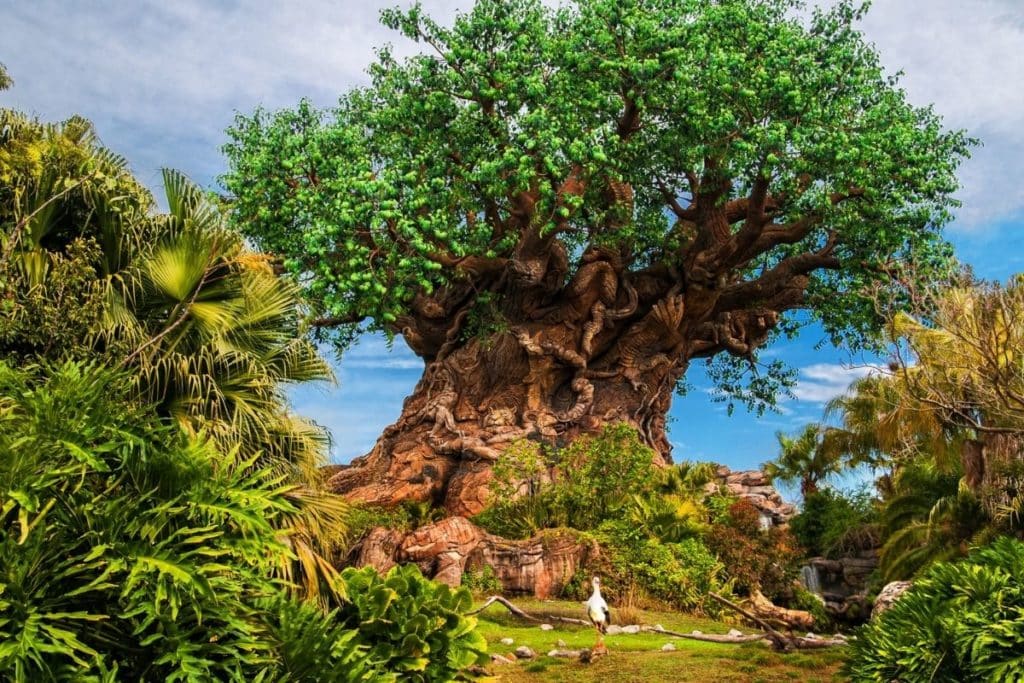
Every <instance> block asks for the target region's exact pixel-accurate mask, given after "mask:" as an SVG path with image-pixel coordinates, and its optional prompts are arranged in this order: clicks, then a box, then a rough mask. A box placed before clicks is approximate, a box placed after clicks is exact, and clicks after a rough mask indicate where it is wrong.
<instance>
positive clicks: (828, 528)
mask: <svg viewBox="0 0 1024 683" xmlns="http://www.w3.org/2000/svg"><path fill="white" fill-rule="evenodd" d="M875 503H876V500H875V497H874V496H873V495H872V494H871V493H870V492H868V491H859V492H855V493H844V492H842V491H838V490H836V489H833V488H825V489H821V490H820V491H815V492H814V493H811V494H809V495H807V496H805V497H804V500H803V505H801V508H800V513H799V514H797V515H796V516H795V517H794V518H793V519H791V520H790V521H789V530H790V532H792V534H793V537H794V538H795V539H796V540H797V542H798V543H799V544H800V545H801V546H802V547H803V548H804V549H805V550H806V551H807V552H808V554H810V555H824V556H828V557H837V556H839V555H841V554H843V553H844V552H850V551H853V550H857V549H859V548H861V547H864V546H867V547H871V546H872V545H873V544H874V543H876V542H877V540H878V538H877V529H876V528H875V522H876V521H877V519H878V510H877V508H876V505H875ZM858 536H859V537H858Z"/></svg>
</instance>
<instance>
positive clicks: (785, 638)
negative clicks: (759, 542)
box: [708, 592, 846, 652]
mask: <svg viewBox="0 0 1024 683" xmlns="http://www.w3.org/2000/svg"><path fill="white" fill-rule="evenodd" d="M708 595H710V596H711V597H712V598H713V599H714V600H716V601H717V602H719V603H720V604H722V605H725V606H726V607H728V608H729V609H731V610H733V611H734V612H737V613H739V614H740V615H742V616H744V617H746V618H747V619H749V620H750V621H752V622H754V623H755V624H757V625H758V626H760V627H761V628H763V629H764V630H765V631H767V632H768V633H767V634H766V636H765V637H766V638H767V639H768V642H770V643H771V644H772V647H773V648H775V649H776V650H779V651H781V652H792V651H793V650H817V649H820V648H825V647H834V646H837V645H846V640H845V639H840V638H804V637H801V636H790V635H786V634H785V633H782V632H781V631H779V630H777V629H776V628H775V627H773V626H772V625H771V624H770V623H768V622H767V621H765V620H764V619H762V618H760V617H759V616H757V615H756V614H753V613H752V612H750V611H748V610H745V609H743V608H742V607H740V606H739V605H737V604H736V603H734V602H732V601H731V600H726V599H725V598H723V597H722V596H721V595H719V594H718V593H715V592H709V593H708ZM766 599H767V598H766Z"/></svg>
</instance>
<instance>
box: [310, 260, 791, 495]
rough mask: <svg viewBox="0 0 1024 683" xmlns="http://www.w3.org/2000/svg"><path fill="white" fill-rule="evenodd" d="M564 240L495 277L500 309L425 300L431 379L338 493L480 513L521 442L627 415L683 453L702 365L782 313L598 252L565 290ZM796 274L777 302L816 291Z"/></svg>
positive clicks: (650, 436)
mask: <svg viewBox="0 0 1024 683" xmlns="http://www.w3.org/2000/svg"><path fill="white" fill-rule="evenodd" d="M554 246H555V248H552V245H551V244H548V245H546V248H545V250H544V252H543V253H544V255H545V258H544V259H543V260H542V261H541V260H539V259H532V260H530V259H521V260H520V261H516V262H512V263H511V264H510V265H509V267H507V268H505V269H503V270H502V271H500V272H499V273H497V274H495V275H494V280H493V281H492V282H491V283H490V287H489V288H488V289H489V290H490V291H491V292H494V296H493V297H491V298H489V299H488V301H489V302H491V303H489V304H488V307H481V306H480V303H479V299H474V297H473V296H471V295H469V293H464V292H460V291H457V290H454V289H453V290H452V291H448V292H445V293H444V294H443V295H441V296H439V297H437V298H432V299H420V300H419V301H418V302H417V304H416V305H415V306H414V307H413V308H414V314H413V315H410V316H409V317H408V319H405V320H400V321H399V329H398V330H397V331H400V332H401V333H402V335H403V336H404V338H405V339H406V341H407V342H408V343H409V345H410V347H411V348H412V349H413V350H414V351H415V352H416V353H417V354H418V355H420V356H421V357H422V358H423V359H424V362H425V370H424V373H423V377H422V378H421V380H420V382H419V383H418V384H417V386H416V388H415V390H414V392H413V394H412V395H411V396H409V397H408V398H407V399H406V400H405V403H404V406H403V410H402V415H401V417H400V418H399V419H398V421H397V422H396V423H395V424H393V425H391V426H390V427H388V428H387V429H386V430H385V431H384V433H383V434H382V436H381V437H380V439H379V440H378V442H377V444H376V445H375V446H374V448H373V450H372V451H371V452H370V453H369V454H367V455H365V456H363V457H361V458H358V459H357V460H356V461H355V462H353V464H352V466H351V467H348V468H345V469H343V470H341V471H340V472H338V473H336V474H335V475H334V476H333V477H332V478H331V480H330V487H331V488H332V489H333V490H335V491H337V492H339V493H344V494H346V495H347V497H349V498H350V499H352V500H356V501H365V502H371V503H383V504H394V503H397V502H400V501H404V500H417V501H431V502H433V503H435V504H437V505H441V506H443V507H444V508H446V509H447V510H448V511H449V512H450V513H451V514H460V515H470V514H475V513H477V512H479V511H480V510H482V509H483V508H484V507H485V505H486V504H487V502H488V482H489V481H490V473H491V467H492V465H493V463H494V461H495V460H496V459H497V458H498V457H499V455H500V454H501V452H502V451H503V450H504V449H505V448H507V447H508V445H509V444H510V443H512V442H514V441H516V440H519V439H531V440H536V441H542V442H546V443H550V444H556V445H560V444H565V443H568V442H570V441H571V440H573V439H575V438H576V437H578V436H580V435H583V434H589V433H594V432H596V431H598V430H600V429H601V428H602V427H603V426H605V425H608V424H612V423H618V422H625V423H628V424H630V425H632V426H633V427H635V428H636V429H637V431H638V432H639V433H640V435H641V437H642V438H643V440H644V441H645V442H646V443H647V444H648V445H650V446H651V447H652V448H653V449H654V451H655V452H656V453H657V456H658V459H659V460H660V461H662V462H666V463H667V462H670V450H671V446H670V444H669V442H668V440H667V438H666V435H665V418H666V413H667V411H668V408H669V404H670V402H671V397H672V394H673V390H674V388H675V386H676V383H677V381H678V380H679V379H680V378H681V377H682V375H683V373H684V372H685V371H686V368H687V365H688V364H689V362H690V361H691V360H692V359H694V358H698V357H704V356H710V355H713V354H715V353H718V352H722V351H726V352H729V353H733V354H736V355H747V354H749V353H750V352H751V351H752V350H753V349H754V348H756V347H757V346H758V345H759V344H760V343H762V342H763V341H764V339H765V337H766V336H767V335H768V333H769V331H770V330H771V328H772V327H773V326H774V325H775V324H776V322H777V320H778V315H777V313H776V312H775V310H773V308H768V307H766V306H764V305H763V304H758V302H757V301H755V302H753V303H752V302H751V301H750V300H746V299H739V300H738V302H739V304H740V305H732V304H730V305H728V306H725V308H723V307H722V304H723V299H724V298H725V297H724V294H725V293H728V291H729V290H728V289H725V290H721V289H720V288H718V287H716V286H715V285H714V283H710V284H709V283H700V282H699V281H697V279H696V278H690V279H689V281H687V280H688V279H687V278H682V277H680V276H679V274H678V273H676V272H670V271H669V270H667V269H658V268H651V269H647V270H640V271H635V272H630V271H628V270H627V269H626V268H624V267H623V266H622V265H621V262H620V261H621V259H620V257H619V256H618V255H617V254H615V253H611V252H610V251H607V250H603V249H598V248H593V249H590V250H588V251H587V252H586V253H585V254H584V255H583V258H582V260H581V264H580V266H579V267H578V269H577V270H576V273H575V274H574V276H573V277H572V278H571V279H569V281H568V282H567V283H566V284H564V286H563V285H562V284H561V283H562V282H564V273H565V271H566V266H567V263H566V258H565V255H564V250H560V249H558V248H557V246H560V245H558V244H557V242H556V243H554ZM524 261H525V263H526V265H525V266H524V265H523V262H524ZM798 280H799V278H798ZM805 282H806V281H805V280H802V281H799V282H798V283H797V284H798V285H804V284H805ZM792 284H793V283H792V282H791V281H789V280H787V281H786V285H787V286H786V287H780V288H779V289H778V291H776V292H774V293H772V292H767V293H769V294H771V295H772V298H773V299H774V301H773V302H772V303H774V304H775V306H776V307H778V306H779V305H780V304H782V303H784V302H785V303H792V302H794V301H796V300H797V299H798V298H799V296H800V295H802V292H803V287H802V286H798V287H797V288H796V289H795V290H791V289H790V287H791V286H792ZM462 302H465V303H464V304H463V303H462ZM460 306H461V307H460Z"/></svg>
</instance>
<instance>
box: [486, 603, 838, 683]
mask: <svg viewBox="0 0 1024 683" xmlns="http://www.w3.org/2000/svg"><path fill="white" fill-rule="evenodd" d="M514 602H515V603H516V604H517V605H518V606H520V607H522V608H523V609H524V610H525V611H526V612H528V613H530V614H535V615H537V616H542V615H544V614H549V615H550V614H563V615H565V616H573V617H577V618H581V617H582V616H583V606H582V605H581V604H576V603H573V602H554V601H551V602H549V601H544V602H541V601H539V600H531V599H517V600H515V601H514ZM637 613H638V615H639V620H640V622H641V623H643V624H648V625H654V624H661V625H662V626H664V627H665V628H667V629H669V630H672V631H680V632H682V633H689V632H690V631H692V630H694V629H697V630H700V631H703V632H704V633H725V632H727V631H728V630H729V629H730V628H735V626H734V625H730V624H724V623H722V622H717V621H713V620H711V619H701V618H696V617H689V616H686V615H680V614H675V613H671V612H647V611H638V612H637ZM479 617H480V631H481V632H482V633H483V634H484V636H485V637H486V638H487V642H488V643H489V645H490V648H489V649H490V652H491V653H497V654H508V653H510V652H513V651H514V650H515V649H516V648H517V647H519V646H520V645H526V646H528V647H530V648H531V649H532V650H534V651H535V652H536V653H537V654H538V657H537V658H536V659H533V660H521V661H519V662H517V663H515V664H511V665H510V664H491V665H490V666H488V667H487V669H488V671H490V672H491V673H492V674H493V675H494V676H495V678H496V679H497V680H500V681H522V682H526V681H601V682H602V683H605V682H607V681H620V682H622V683H625V682H626V681H636V682H637V683H639V682H641V681H643V682H644V683H653V682H657V681H665V682H666V683H668V682H672V683H701V682H703V681H708V682H711V681H714V683H730V682H736V683H739V682H743V683H757V682H759V681H760V682H763V683H769V682H773V683H774V682H775V681H806V682H808V683H813V682H819V683H823V682H825V681H841V680H843V679H842V677H841V676H840V675H839V673H838V671H839V667H840V666H841V664H842V659H843V651H842V648H831V649H828V650H820V651H811V652H799V653H795V654H788V655H783V654H779V653H776V652H773V651H772V650H771V648H770V647H769V646H768V645H767V644H764V643H761V642H756V643H747V644H744V645H722V644H718V643H705V642H700V641H696V640H686V639H681V638H672V637H671V636H667V635H661V634H654V633H639V634H636V635H627V634H622V635H614V636H607V637H606V638H605V644H606V645H607V646H608V651H609V654H608V655H606V656H604V657H601V658H599V659H598V660H597V661H596V662H594V663H593V664H581V663H579V662H578V661H575V660H568V659H560V658H554V657H548V656H547V654H546V653H547V652H548V651H549V650H552V649H554V648H555V647H556V642H557V641H558V640H563V641H565V643H566V645H567V647H568V648H569V649H582V648H587V647H591V646H592V645H593V644H594V640H595V636H596V634H595V632H594V629H592V628H587V627H583V626H572V625H569V624H560V623H558V622H557V621H555V622H551V624H552V626H554V627H555V629H554V630H553V631H543V630H541V629H540V627H539V626H538V625H537V624H531V623H527V622H524V621H522V620H520V619H518V618H516V617H513V616H512V615H510V614H509V613H508V612H507V611H505V609H504V608H503V607H501V606H500V605H492V606H491V607H489V608H488V609H487V610H486V611H485V612H483V613H482V614H480V615H479ZM612 619H615V612H614V608H613V612H612ZM738 628H740V630H743V628H744V627H742V626H740V627H738ZM502 638H512V639H513V640H514V641H515V644H514V645H502V644H501V643H500V642H499V641H500V640H501V639H502ZM668 642H671V643H672V644H674V645H675V646H676V648H677V649H676V651H675V652H662V650H661V647H662V646H663V645H664V644H665V643H668Z"/></svg>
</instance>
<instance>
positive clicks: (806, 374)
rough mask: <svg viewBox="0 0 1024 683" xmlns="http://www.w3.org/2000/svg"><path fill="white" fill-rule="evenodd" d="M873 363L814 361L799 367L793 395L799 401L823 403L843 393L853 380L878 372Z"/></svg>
mask: <svg viewBox="0 0 1024 683" xmlns="http://www.w3.org/2000/svg"><path fill="white" fill-rule="evenodd" d="M879 370H880V368H879V367H877V366H873V365H842V364H840V363H815V364H814V365H808V366H807V367H804V368H800V377H799V380H798V381H797V385H796V387H794V389H793V395H794V396H796V398H797V399H799V400H801V401H810V402H812V403H825V402H826V401H830V400H831V399H833V398H835V397H836V396H839V395H840V394H842V393H844V392H845V391H846V390H847V389H848V388H849V386H850V383H851V382H853V381H854V380H857V379H860V378H862V377H867V376H868V375H870V374H872V373H875V372H878V371H879Z"/></svg>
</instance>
